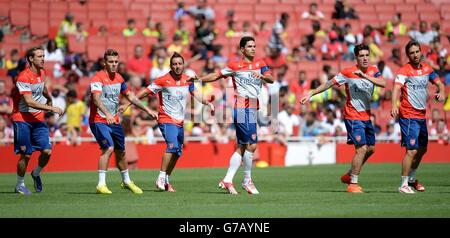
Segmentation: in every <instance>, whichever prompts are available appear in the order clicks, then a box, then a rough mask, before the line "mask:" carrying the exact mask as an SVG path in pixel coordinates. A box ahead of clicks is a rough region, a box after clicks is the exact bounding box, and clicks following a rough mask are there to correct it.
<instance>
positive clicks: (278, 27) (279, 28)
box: [269, 12, 289, 54]
mask: <svg viewBox="0 0 450 238" xmlns="http://www.w3.org/2000/svg"><path fill="white" fill-rule="evenodd" d="M288 22H289V14H288V13H286V12H283V13H281V16H280V19H279V20H278V21H276V22H275V24H274V26H273V28H272V34H271V36H270V39H269V48H270V49H277V50H279V51H280V52H282V53H283V54H286V53H287V48H286V43H285V38H286V28H287V26H288Z"/></svg>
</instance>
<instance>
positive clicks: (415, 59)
mask: <svg viewBox="0 0 450 238" xmlns="http://www.w3.org/2000/svg"><path fill="white" fill-rule="evenodd" d="M405 53H406V56H407V57H408V59H409V62H408V63H407V64H405V65H404V66H403V67H401V68H400V69H399V71H398V73H397V77H396V78H395V86H394V91H393V94H392V111H391V115H392V117H394V118H396V117H397V116H398V117H399V123H400V129H401V133H402V143H401V144H402V146H404V147H406V153H405V157H404V158H403V162H402V176H401V184H400V187H399V188H398V191H399V192H400V193H414V190H412V189H411V187H413V188H414V189H415V190H417V191H419V192H424V191H425V187H424V186H423V185H422V184H421V183H419V181H418V180H417V179H416V170H417V168H418V167H419V164H420V161H421V160H422V157H423V156H424V155H425V153H426V152H427V146H428V130H427V123H426V119H425V115H426V107H427V97H428V83H432V84H434V85H436V86H437V88H438V90H437V92H436V95H435V98H436V99H437V100H438V101H439V102H443V101H444V100H445V86H444V84H443V83H442V82H441V81H439V76H438V75H437V74H436V72H434V70H433V68H432V67H431V66H430V65H428V64H426V63H424V62H422V52H421V48H420V44H419V42H417V41H414V40H411V41H409V42H408V44H407V45H406V46H405ZM399 98H400V102H399Z"/></svg>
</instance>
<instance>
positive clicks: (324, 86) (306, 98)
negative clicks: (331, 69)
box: [300, 80, 334, 104]
mask: <svg viewBox="0 0 450 238" xmlns="http://www.w3.org/2000/svg"><path fill="white" fill-rule="evenodd" d="M333 84H334V82H333V80H328V81H326V82H325V83H323V84H321V85H320V86H319V87H317V88H316V89H313V90H311V91H309V92H308V93H306V95H305V96H303V97H302V98H301V99H300V103H301V104H305V103H306V102H308V101H309V99H311V97H312V96H314V95H316V94H319V93H321V92H323V91H325V90H327V89H329V88H331V86H333Z"/></svg>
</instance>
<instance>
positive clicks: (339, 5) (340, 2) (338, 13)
mask: <svg viewBox="0 0 450 238" xmlns="http://www.w3.org/2000/svg"><path fill="white" fill-rule="evenodd" d="M332 18H333V19H358V18H359V17H358V14H357V13H356V11H355V9H353V8H352V7H351V6H350V3H349V2H348V1H347V0H336V3H335V4H334V12H333V14H332Z"/></svg>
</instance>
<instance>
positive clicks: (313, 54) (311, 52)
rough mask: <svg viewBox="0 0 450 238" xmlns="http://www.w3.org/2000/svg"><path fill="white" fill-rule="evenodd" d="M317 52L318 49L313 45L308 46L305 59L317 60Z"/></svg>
mask: <svg viewBox="0 0 450 238" xmlns="http://www.w3.org/2000/svg"><path fill="white" fill-rule="evenodd" d="M316 55H317V53H316V49H315V48H314V47H312V46H310V45H309V46H307V47H306V53H305V60H308V61H316V60H317V57H316Z"/></svg>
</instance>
